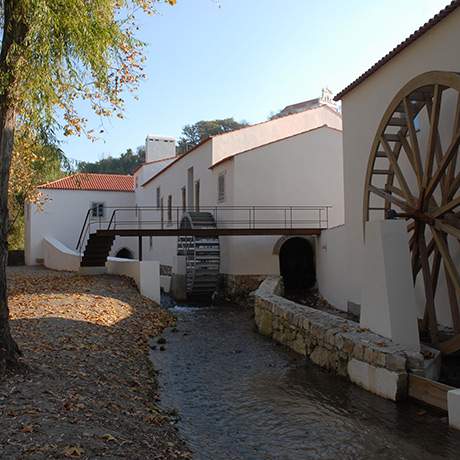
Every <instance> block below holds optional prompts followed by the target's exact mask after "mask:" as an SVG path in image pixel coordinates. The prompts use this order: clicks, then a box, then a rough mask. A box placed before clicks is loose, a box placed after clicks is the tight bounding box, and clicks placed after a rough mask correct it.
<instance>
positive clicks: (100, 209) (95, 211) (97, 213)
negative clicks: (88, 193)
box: [91, 202, 104, 217]
mask: <svg viewBox="0 0 460 460" xmlns="http://www.w3.org/2000/svg"><path fill="white" fill-rule="evenodd" d="M91 216H92V217H104V203H95V202H93V203H91Z"/></svg>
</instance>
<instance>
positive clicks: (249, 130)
mask: <svg viewBox="0 0 460 460" xmlns="http://www.w3.org/2000/svg"><path fill="white" fill-rule="evenodd" d="M328 94H329V93H327V92H325V93H324V94H323V97H322V98H318V99H315V100H313V102H314V103H312V104H306V103H302V104H304V105H305V104H306V105H305V107H304V108H303V109H302V110H301V109H300V108H297V109H296V110H295V111H291V112H289V113H290V114H288V115H285V116H281V117H278V118H276V119H273V120H270V121H267V122H263V123H259V124H256V125H253V126H249V127H245V128H243V129H240V130H237V131H233V132H230V133H225V134H222V135H218V136H214V137H211V138H209V139H207V140H205V141H204V142H202V143H201V144H200V145H198V146H197V147H195V148H194V149H192V150H190V151H188V152H187V153H186V154H184V155H182V156H176V155H175V142H174V139H173V138H168V137H163V136H155V135H149V136H148V137H147V139H146V161H145V164H143V165H142V166H141V167H139V168H138V169H137V170H136V171H135V172H134V175H133V177H131V178H130V179H128V178H126V177H121V176H118V178H117V176H105V175H104V177H110V180H111V184H112V187H113V181H117V180H120V181H122V182H123V184H124V186H123V187H124V189H123V191H113V190H109V188H110V187H109V188H107V186H105V185H104V186H102V187H101V181H100V180H99V179H98V178H97V177H96V175H92V174H85V175H83V176H81V175H77V176H73V178H66V179H62V180H60V181H56V182H54V183H51V184H47V185H45V186H43V187H42V188H41V191H42V192H43V193H46V195H47V196H49V198H50V199H49V200H48V201H47V202H46V203H45V206H44V211H43V212H40V211H39V210H38V209H36V207H35V206H33V205H29V206H28V210H27V242H26V257H27V263H28V264H35V263H39V262H41V261H42V259H43V251H42V242H43V240H44V238H46V237H52V238H55V239H56V240H59V241H60V242H62V243H63V244H65V245H66V246H68V247H69V248H75V247H76V244H77V241H78V239H79V233H80V231H81V228H82V226H83V222H84V220H85V215H86V212H87V210H88V209H89V208H91V207H92V206H94V205H95V204H103V206H101V209H103V211H101V212H102V213H103V217H101V218H98V217H97V215H95V217H93V219H95V220H96V222H94V224H92V230H93V231H94V230H95V229H97V228H99V227H100V228H104V225H107V221H108V220H110V218H111V216H112V213H113V209H114V208H126V209H124V210H123V209H120V210H118V211H117V212H116V213H115V214H116V216H115V225H116V226H117V228H128V227H129V226H132V225H136V228H149V226H151V225H152V222H153V221H156V223H155V224H153V225H157V224H158V220H159V216H160V215H162V218H163V219H164V224H165V226H164V228H166V229H167V228H172V227H173V226H174V225H177V221H180V219H181V217H182V213H183V211H192V210H196V209H200V210H203V211H204V210H206V208H213V209H214V208H216V207H217V208H218V210H219V211H218V212H219V215H220V216H222V219H223V220H221V221H220V225H223V226H225V225H227V224H226V223H225V222H227V223H228V222H230V221H239V222H240V223H241V224H242V225H247V220H248V216H247V211H246V209H245V210H244V211H242V210H236V209H234V208H235V207H248V206H251V207H263V206H266V207H283V211H267V213H266V214H265V215H264V214H261V211H258V212H259V214H258V215H257V217H256V218H257V219H260V220H262V221H263V220H264V219H274V218H276V219H278V220H283V219H286V220H289V219H291V218H293V219H294V220H295V219H296V218H297V219H300V218H302V219H305V220H309V221H311V223H310V224H308V225H311V226H313V227H315V226H316V227H318V226H319V225H321V226H323V227H325V226H327V227H329V228H331V227H335V226H338V225H341V224H343V219H344V217H343V216H344V204H343V177H342V167H343V161H342V133H341V128H342V120H341V115H340V113H339V112H338V110H337V108H336V106H335V104H332V103H331V101H330V98H329V96H328ZM307 102H308V101H307ZM129 180H131V181H132V184H131V183H129V184H128V182H129ZM89 183H91V184H93V185H92V186H89V185H87V184H89ZM94 184H98V185H96V186H95V185H94ZM130 187H133V190H134V193H133V192H131V191H130V190H131V188H130ZM117 190H118V189H117ZM296 206H303V207H314V210H304V211H294V214H295V212H297V213H300V212H302V213H303V214H302V215H301V214H297V215H294V216H293V217H291V216H289V215H286V209H287V208H289V207H294V209H296V208H295V207H296ZM176 207H177V208H176ZM318 207H324V209H325V207H329V208H328V209H327V211H325V210H324V209H323V214H322V215H318ZM147 208H149V209H147ZM168 208H169V209H168ZM95 209H96V211H95V213H96V214H97V206H96V208H95ZM161 210H162V211H161ZM326 212H327V215H326ZM270 213H271V214H270ZM274 213H275V214H276V213H277V214H276V216H275V214H274ZM90 214H92V212H90ZM319 220H321V222H319ZM224 221H225V222H224ZM280 233H281V235H278V236H258V237H253V236H246V237H243V236H239V237H236V236H222V237H220V273H221V275H222V278H223V280H224V281H225V286H226V287H227V289H228V290H230V291H232V292H234V291H235V290H236V287H237V286H239V289H240V290H243V291H244V292H248V291H249V290H252V289H254V288H255V287H256V286H257V283H258V282H259V281H260V280H261V279H262V278H263V277H264V276H266V275H267V274H278V273H279V272H280V260H279V253H280V248H281V247H282V245H283V243H284V242H285V240H286V239H287V238H283V237H282V232H280ZM86 237H87V235H86V234H85V235H84V238H83V240H84V241H86V239H85V238H86ZM297 240H299V238H297ZM309 240H310V241H309V242H308V243H305V239H303V242H304V243H305V245H306V246H305V248H304V249H305V250H306V251H309V254H310V259H311V260H310V265H311V266H310V267H309V269H310V271H312V272H313V273H314V272H315V271H316V270H315V266H314V264H315V263H316V261H315V256H314V252H315V251H316V241H315V240H314V237H312V238H310V239H309ZM307 246H308V247H307ZM83 248H84V244H82V247H81V249H83ZM122 248H126V249H129V251H130V252H131V254H132V255H133V256H134V257H138V241H137V238H132V237H131V238H120V237H117V239H116V241H115V244H114V246H113V248H112V251H111V255H112V256H113V255H116V254H117V253H118V251H119V250H120V249H122ZM124 252H125V253H126V251H124ZM177 252H178V250H177V237H165V236H161V237H144V238H143V239H142V259H143V260H157V261H159V262H160V264H161V267H162V273H163V274H168V275H169V274H174V273H176V272H177V270H178V265H177V264H178V259H177ZM313 276H314V275H313Z"/></svg>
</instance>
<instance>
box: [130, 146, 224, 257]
mask: <svg viewBox="0 0 460 460" xmlns="http://www.w3.org/2000/svg"><path fill="white" fill-rule="evenodd" d="M211 146H212V144H211V142H207V143H205V144H203V145H201V146H200V147H198V148H197V149H195V150H194V151H192V152H190V153H189V154H187V155H184V156H183V157H181V158H180V159H179V160H178V161H176V162H175V163H174V165H172V166H171V167H169V168H167V169H166V170H165V171H163V172H162V173H161V174H160V175H159V176H158V177H155V178H154V179H153V180H152V181H151V182H149V183H148V184H147V185H146V186H145V187H139V188H138V189H136V200H137V204H138V205H139V206H153V207H155V206H156V189H157V187H160V191H161V197H162V198H163V203H164V211H163V213H164V219H165V228H168V223H167V221H166V218H167V207H168V196H169V195H172V205H173V206H182V187H184V186H185V187H187V174H188V169H189V168H190V167H193V171H194V181H197V180H199V181H200V205H201V207H205V206H215V205H216V194H217V184H215V186H213V184H214V180H215V179H214V177H213V174H212V172H211V171H210V170H209V166H210V164H211ZM188 196H189V190H187V197H188ZM173 217H174V219H176V218H177V214H176V213H174V216H173ZM143 218H144V219H146V220H149V219H151V220H159V218H160V212H159V211H154V210H152V211H147V212H143ZM173 225H175V222H174V224H173ZM146 226H148V225H146ZM176 254H177V237H154V238H149V237H146V238H143V259H144V260H159V261H160V263H161V264H163V265H169V266H173V264H174V257H175V255H176Z"/></svg>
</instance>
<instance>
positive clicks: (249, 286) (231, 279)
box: [219, 273, 267, 303]
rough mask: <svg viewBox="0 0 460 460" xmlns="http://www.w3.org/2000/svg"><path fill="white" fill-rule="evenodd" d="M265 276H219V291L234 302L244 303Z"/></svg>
mask: <svg viewBox="0 0 460 460" xmlns="http://www.w3.org/2000/svg"><path fill="white" fill-rule="evenodd" d="M266 277H267V275H229V274H225V273H222V274H221V275H220V283H219V284H220V286H219V291H220V292H221V294H222V295H223V296H224V297H227V298H229V299H231V300H233V301H234V302H237V303H240V302H242V301H245V300H246V299H247V297H248V295H249V294H250V293H251V292H253V291H255V290H256V289H257V287H258V286H259V285H260V283H261V282H262V281H263V280H264V279H265V278H266Z"/></svg>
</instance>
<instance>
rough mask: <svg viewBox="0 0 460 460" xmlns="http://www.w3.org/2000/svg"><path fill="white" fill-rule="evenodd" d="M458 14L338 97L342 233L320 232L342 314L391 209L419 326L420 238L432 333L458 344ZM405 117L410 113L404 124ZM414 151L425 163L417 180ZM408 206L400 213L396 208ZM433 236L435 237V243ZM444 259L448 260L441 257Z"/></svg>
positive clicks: (357, 298)
mask: <svg viewBox="0 0 460 460" xmlns="http://www.w3.org/2000/svg"><path fill="white" fill-rule="evenodd" d="M459 6H460V2H459V1H453V2H452V3H451V4H449V5H448V6H447V7H446V8H445V9H444V10H442V11H441V12H440V13H439V14H438V15H436V16H435V17H434V18H432V19H431V20H430V21H429V22H427V23H426V24H424V25H423V26H422V27H420V29H418V30H417V31H415V32H414V33H413V34H412V35H410V37H409V38H408V39H406V40H405V41H404V42H402V43H401V44H399V45H398V46H397V47H396V48H394V49H393V50H392V51H391V52H390V53H388V54H387V55H386V56H384V57H383V58H381V59H380V60H379V61H378V62H377V63H376V64H375V65H373V66H372V67H371V68H370V69H369V70H368V71H366V72H365V73H363V74H362V75H361V76H360V77H359V78H358V79H357V80H355V81H354V82H353V83H351V84H350V85H349V86H347V87H346V88H345V89H344V90H343V91H341V92H340V93H339V94H338V95H337V96H336V99H340V100H341V101H342V114H343V128H344V132H343V148H344V152H343V153H344V192H345V225H344V226H342V227H338V228H335V229H332V230H329V231H326V232H323V234H322V236H321V249H320V252H319V254H318V256H319V257H318V259H319V274H318V276H319V285H320V288H321V291H322V293H323V295H325V296H326V297H327V299H328V300H329V301H331V302H332V303H333V304H334V305H336V306H338V307H340V308H342V309H344V310H346V309H347V308H350V307H353V306H355V307H356V306H357V305H361V304H362V302H363V292H364V290H365V288H366V279H367V275H368V273H367V272H368V271H367V270H365V269H364V267H365V265H366V263H365V257H364V254H365V244H364V234H363V230H364V228H365V225H366V224H365V222H366V221H368V220H369V221H376V220H382V219H385V217H388V216H389V215H390V216H391V214H388V212H389V211H390V209H391V212H392V213H393V214H392V215H393V216H395V215H397V214H398V213H400V214H402V215H405V216H406V218H407V219H408V220H407V224H408V230H409V237H410V238H412V239H411V256H412V264H413V266H414V267H415V271H416V274H417V282H416V288H417V289H416V301H417V305H418V309H419V317H420V318H423V317H424V315H425V320H426V319H427V317H426V314H424V312H425V305H427V309H429V306H428V303H429V302H428V301H427V295H428V294H427V295H425V294H426V293H425V292H424V291H425V289H424V284H425V285H427V283H426V282H424V275H423V273H422V272H424V269H421V268H420V266H419V264H421V263H423V260H424V256H423V252H424V249H423V248H421V251H422V252H418V253H417V252H415V249H416V248H419V249H420V238H421V235H422V236H423V240H424V241H425V242H424V243H423V245H426V246H427V248H426V249H427V251H428V257H427V268H426V272H427V273H428V274H431V276H432V277H433V279H434V280H435V281H434V284H433V283H431V282H430V283H428V284H429V285H430V289H433V290H434V304H435V312H434V313H428V321H429V322H431V325H430V329H431V328H432V326H433V324H436V321H437V322H438V323H441V324H444V325H447V326H451V327H453V328H454V330H455V331H456V332H457V334H458V333H460V322H459V313H458V296H459V295H460V283H459V280H460V278H459V276H458V273H456V271H457V268H456V267H458V266H459V264H460V253H459V247H458V237H459V234H458V230H457V229H458V228H459V223H458V221H457V216H458V209H456V206H457V205H458V203H459V202H460V199H459V191H458V187H457V185H458V181H459V180H460V179H459V176H458V174H459V169H458V166H455V162H456V158H457V152H458V146H456V144H455V142H456V136H457V132H456V130H457V129H458V125H457V124H456V123H457V122H458V118H457V119H456V118H455V117H458V113H460V112H459V111H458V110H459V109H458V107H459V106H458V100H460V99H458V98H459V94H460V93H459V89H460V88H459V86H458V85H459V81H458V79H459V77H458V71H459V69H460V54H459V53H458V44H459V43H460V8H459ZM433 107H434V109H433ZM436 107H438V110H437V109H436ZM431 110H434V111H435V112H434V113H437V115H436V118H433V117H431V116H430V115H429V114H430V113H431ZM408 112H411V113H410V114H409V115H408ZM417 113H418V115H417ZM456 114H457V115H456ZM408 119H409V120H413V124H414V127H413V128H414V133H415V134H414V135H412V131H411V130H410V129H409V128H408V126H409V125H408V124H407V120H408ZM433 120H435V121H433ZM455 120H457V121H455ZM432 121H433V123H435V124H434V125H433V126H435V128H432V123H431V122H432ZM401 129H402V131H401ZM430 132H431V133H432V134H431V139H432V140H431V141H430ZM436 132H437V133H438V134H437V136H439V139H440V140H439V141H438V140H436V137H435V136H436V134H435V133H436ZM382 136H383V138H384V140H386V144H385V142H383V141H382ZM438 142H440V144H438ZM417 144H418V145H417ZM401 145H402V147H401ZM388 146H389V147H390V149H388ZM430 146H432V148H431V147H430ZM449 146H451V148H450V150H449ZM430 148H431V150H430ZM398 149H400V150H398ZM388 151H389V153H390V155H389V153H388ZM417 151H419V152H420V157H421V158H420V160H421V161H420V165H421V168H420V169H421V174H420V178H418V176H417V162H418V160H417V153H416V152H417ZM430 151H431V153H432V156H430ZM391 152H393V154H392V155H391ZM414 152H415V153H414ZM449 152H450V157H448V154H449ZM395 153H398V155H397V156H395V155H394V154H395ZM414 155H415V156H414ZM450 159H453V163H450V161H451V160H450ZM412 160H414V161H412ZM444 161H445V163H444V164H445V165H447V166H449V168H448V169H447V168H446V169H445V170H444V173H445V174H447V171H448V170H450V171H451V173H452V175H451V176H449V177H448V178H447V177H446V178H445V179H442V180H440V181H436V178H434V179H433V176H435V175H436V174H437V172H438V168H441V167H442V164H443V163H442V162H444ZM430 164H431V166H430ZM451 164H453V168H451V167H450V165H451ZM397 165H399V166H397ZM457 165H458V162H457ZM441 171H442V169H441ZM449 174H450V173H449ZM438 177H442V174H441V175H439V176H438ZM444 180H445V181H447V182H446V183H447V187H448V188H449V190H450V192H449V190H448V193H447V195H446V196H444V195H443V192H442V190H441V187H442V183H443V182H444ZM433 181H434V182H433ZM404 182H405V183H404ZM430 184H434V185H435V186H436V189H435V190H434V193H433V195H432V197H431V198H430V200H431V201H430V202H429V203H424V196H425V193H426V191H427V189H428V188H429V187H430ZM421 189H423V191H422V190H421ZM382 191H383V192H384V193H383V194H382ZM385 191H386V192H385ZM378 194H379V195H378ZM407 196H409V200H406V198H407ZM382 197H384V198H385V197H386V199H384V198H382ZM411 200H412V201H413V202H412V203H410V201H411ZM405 201H407V202H406V203H405V204H404V203H403V204H402V205H400V206H398V204H397V203H402V202H405ZM417 201H418V204H417V203H416V202H417ZM408 203H409V205H408ZM443 203H444V206H442V204H443ZM390 204H391V206H390ZM417 206H418V210H417V209H416V208H417ZM420 206H421V208H420ZM382 208H384V209H382ZM412 209H414V210H415V211H413V210H412ZM420 209H421V210H420ZM385 212H387V216H385ZM417 212H418V214H417ZM395 213H396V214H395ZM411 216H415V217H412V218H411ZM447 223H448V226H446V224H447ZM416 227H417V228H423V233H422V232H421V231H419V233H418V236H417V237H416V240H415V241H414V239H413V236H414V228H416ZM441 232H445V235H444V236H445V237H446V238H447V239H446V240H445V242H444V243H443V242H442V238H443V237H444V236H443V235H442V233H441ZM433 235H437V236H438V238H437V241H435V239H436V238H434V236H433ZM449 252H450V257H446V255H448V254H449ZM417 266H418V269H417ZM446 274H447V275H448V276H446ZM382 282H383V280H382ZM449 299H450V300H449ZM455 305H457V307H455ZM401 308H403V307H401ZM456 310H457V311H456ZM430 318H431V319H430ZM430 334H432V332H431V331H430ZM435 341H436V340H435Z"/></svg>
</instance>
